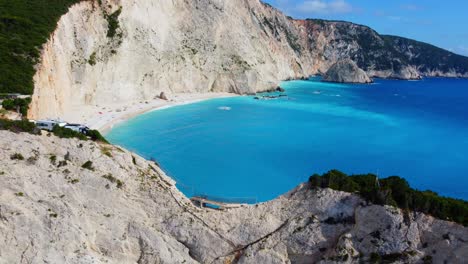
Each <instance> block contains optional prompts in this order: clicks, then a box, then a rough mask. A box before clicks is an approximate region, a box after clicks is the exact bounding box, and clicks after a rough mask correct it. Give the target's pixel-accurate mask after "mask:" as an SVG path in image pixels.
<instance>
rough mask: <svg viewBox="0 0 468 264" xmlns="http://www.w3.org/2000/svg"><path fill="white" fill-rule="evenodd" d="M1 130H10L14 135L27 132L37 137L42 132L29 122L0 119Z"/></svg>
mask: <svg viewBox="0 0 468 264" xmlns="http://www.w3.org/2000/svg"><path fill="white" fill-rule="evenodd" d="M0 130H8V131H12V132H14V133H20V132H25V133H30V134H35V135H37V134H39V133H40V130H39V129H38V128H36V125H35V124H34V123H31V122H29V121H28V120H21V121H12V120H7V119H0Z"/></svg>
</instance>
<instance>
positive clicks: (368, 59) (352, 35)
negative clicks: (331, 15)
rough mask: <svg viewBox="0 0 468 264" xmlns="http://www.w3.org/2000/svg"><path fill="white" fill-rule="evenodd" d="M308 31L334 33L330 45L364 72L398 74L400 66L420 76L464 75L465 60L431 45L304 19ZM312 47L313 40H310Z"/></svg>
mask: <svg viewBox="0 0 468 264" xmlns="http://www.w3.org/2000/svg"><path fill="white" fill-rule="evenodd" d="M306 21H307V23H308V24H309V28H311V29H312V30H313V31H316V30H318V31H321V32H325V33H326V34H332V32H337V33H339V34H336V35H334V36H335V37H336V39H334V40H333V41H332V42H331V43H330V45H332V46H334V49H337V50H338V51H339V52H340V53H341V54H346V55H348V56H349V57H350V58H353V60H354V61H356V63H357V64H358V66H359V67H360V68H362V69H364V70H367V69H375V70H393V71H399V70H400V69H401V68H402V66H404V65H414V66H418V69H419V70H420V71H421V72H422V73H423V74H424V73H429V72H431V71H437V70H440V71H441V72H449V71H450V70H452V69H453V70H455V71H456V72H457V73H461V74H463V73H466V72H468V58H467V57H465V56H461V55H457V54H454V53H452V52H449V51H447V50H444V49H441V48H438V47H435V46H433V45H430V44H427V43H423V42H419V41H415V40H411V39H407V38H402V37H396V36H387V35H380V34H378V33H377V32H376V31H374V30H373V29H371V28H369V27H367V26H362V25H359V24H354V23H350V22H345V21H332V20H323V19H306ZM310 41H311V42H312V43H313V42H314V41H315V40H314V39H311V40H310ZM353 42H355V43H357V44H358V45H359V47H360V48H359V49H355V50H354V49H352V50H349V49H348V46H347V45H341V43H353Z"/></svg>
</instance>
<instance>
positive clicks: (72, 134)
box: [52, 126, 108, 143]
mask: <svg viewBox="0 0 468 264" xmlns="http://www.w3.org/2000/svg"><path fill="white" fill-rule="evenodd" d="M52 133H53V134H54V135H56V136H57V137H59V138H77V139H80V140H88V139H90V140H92V141H98V142H102V143H108V142H107V140H106V139H105V138H104V137H103V136H102V135H101V133H99V131H97V130H89V131H88V132H87V133H86V135H85V134H82V133H80V132H77V131H74V130H71V129H69V128H65V127H60V126H55V127H54V129H53V130H52Z"/></svg>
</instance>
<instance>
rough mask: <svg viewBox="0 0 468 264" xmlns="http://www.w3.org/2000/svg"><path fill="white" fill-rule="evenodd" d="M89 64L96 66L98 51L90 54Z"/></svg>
mask: <svg viewBox="0 0 468 264" xmlns="http://www.w3.org/2000/svg"><path fill="white" fill-rule="evenodd" d="M88 63H89V65H91V66H94V65H96V52H93V53H92V54H91V56H89V60H88Z"/></svg>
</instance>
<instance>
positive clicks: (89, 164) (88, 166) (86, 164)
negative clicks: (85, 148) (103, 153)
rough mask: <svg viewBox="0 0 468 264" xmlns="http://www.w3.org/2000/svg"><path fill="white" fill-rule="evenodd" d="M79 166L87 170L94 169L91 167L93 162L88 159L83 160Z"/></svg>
mask: <svg viewBox="0 0 468 264" xmlns="http://www.w3.org/2000/svg"><path fill="white" fill-rule="evenodd" d="M81 167H82V168H83V169H87V170H92V171H93V170H94V168H93V162H92V161H90V160H88V161H87V162H85V163H84V164H83V165H81Z"/></svg>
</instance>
